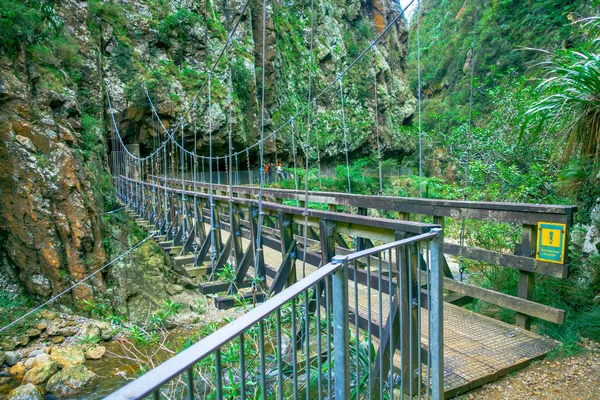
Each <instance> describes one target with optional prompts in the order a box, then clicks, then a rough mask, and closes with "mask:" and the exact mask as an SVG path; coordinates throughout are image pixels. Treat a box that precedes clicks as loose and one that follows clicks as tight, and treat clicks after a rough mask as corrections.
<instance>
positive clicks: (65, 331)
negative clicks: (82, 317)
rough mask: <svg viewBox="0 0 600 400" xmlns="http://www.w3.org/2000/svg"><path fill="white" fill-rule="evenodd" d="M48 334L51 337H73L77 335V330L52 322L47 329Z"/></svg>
mask: <svg viewBox="0 0 600 400" xmlns="http://www.w3.org/2000/svg"><path fill="white" fill-rule="evenodd" d="M46 333H47V334H48V335H49V336H73V335H75V334H77V328H75V327H73V326H68V325H64V324H61V323H60V322H59V321H52V322H50V323H49V324H48V326H47V327H46Z"/></svg>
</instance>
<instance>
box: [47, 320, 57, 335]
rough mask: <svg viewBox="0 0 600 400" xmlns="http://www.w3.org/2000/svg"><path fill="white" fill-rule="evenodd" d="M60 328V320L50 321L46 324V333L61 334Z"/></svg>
mask: <svg viewBox="0 0 600 400" xmlns="http://www.w3.org/2000/svg"><path fill="white" fill-rule="evenodd" d="M59 330H60V323H59V322H58V321H52V322H49V323H48V325H46V333H47V334H48V335H49V336H55V335H59V333H58V331H59Z"/></svg>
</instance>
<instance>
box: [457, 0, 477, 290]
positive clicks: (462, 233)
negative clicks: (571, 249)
mask: <svg viewBox="0 0 600 400" xmlns="http://www.w3.org/2000/svg"><path fill="white" fill-rule="evenodd" d="M478 6H479V1H478V0H475V10H474V14H473V46H472V47H471V87H470V91H469V122H468V126H467V148H466V164H465V179H464V199H465V200H466V199H467V190H468V187H469V163H470V149H471V132H472V129H473V87H474V83H475V48H476V45H477V11H478ZM465 223H466V222H465V218H463V219H462V222H461V229H460V245H461V246H462V247H463V248H464V246H465ZM464 270H465V269H464V265H463V258H462V257H461V259H460V261H459V273H460V280H461V281H462V278H463V272H464Z"/></svg>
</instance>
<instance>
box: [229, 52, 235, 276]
mask: <svg viewBox="0 0 600 400" xmlns="http://www.w3.org/2000/svg"><path fill="white" fill-rule="evenodd" d="M228 58H229V60H228V61H229V96H228V100H229V132H228V136H229V171H228V173H229V226H230V227H231V229H229V231H230V232H229V234H230V235H235V232H233V171H232V169H233V167H232V153H233V139H232V134H233V77H232V73H233V69H232V67H231V64H232V62H233V52H232V50H231V47H230V48H229V57H228ZM236 160H237V158H236ZM230 240H231V244H232V245H231V251H230V252H229V264H230V265H233V259H234V254H233V252H234V248H235V245H234V242H233V240H234V236H231V239H230ZM236 267H237V265H236Z"/></svg>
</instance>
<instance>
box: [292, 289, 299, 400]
mask: <svg viewBox="0 0 600 400" xmlns="http://www.w3.org/2000/svg"><path fill="white" fill-rule="evenodd" d="M297 340H298V334H297V328H296V298H295V297H294V298H293V299H292V364H293V365H292V368H293V369H292V380H293V386H294V400H298V355H297V350H298V342H297Z"/></svg>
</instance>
